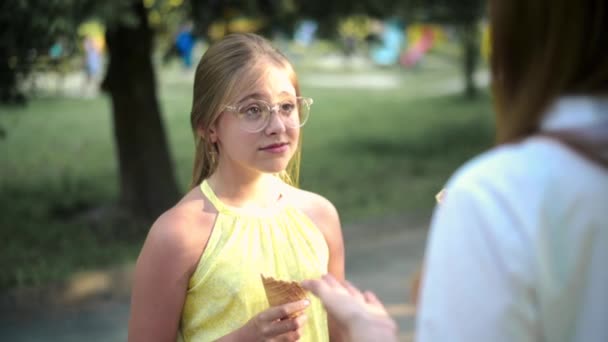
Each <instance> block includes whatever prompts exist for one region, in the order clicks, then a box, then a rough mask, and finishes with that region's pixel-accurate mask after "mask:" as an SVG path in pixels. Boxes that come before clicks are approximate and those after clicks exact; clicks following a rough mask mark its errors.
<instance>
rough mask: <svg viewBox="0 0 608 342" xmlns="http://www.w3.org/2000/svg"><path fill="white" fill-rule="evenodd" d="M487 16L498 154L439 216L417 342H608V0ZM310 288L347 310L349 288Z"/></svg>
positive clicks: (452, 193) (514, 4)
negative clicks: (341, 299)
mask: <svg viewBox="0 0 608 342" xmlns="http://www.w3.org/2000/svg"><path fill="white" fill-rule="evenodd" d="M489 10H490V26H491V29H490V30H491V35H492V43H491V44H492V56H491V68H492V82H493V93H494V98H495V99H494V101H495V108H496V113H497V116H496V118H497V121H496V124H497V141H498V146H497V147H495V148H494V149H492V150H491V151H489V152H486V153H484V154H482V155H481V156H479V157H477V158H475V159H473V160H472V161H470V162H468V163H467V164H466V165H465V166H463V167H462V168H461V169H460V170H458V171H457V172H456V173H455V174H454V176H453V177H452V178H451V179H450V181H449V182H448V184H447V195H446V197H445V199H444V200H443V201H442V204H441V206H438V207H437V208H436V210H435V213H434V215H433V220H432V226H431V232H430V236H429V240H428V245H427V250H426V255H425V261H424V264H425V271H424V276H423V280H422V291H421V299H420V303H419V310H418V316H417V324H416V340H417V341H419V342H426V341H585V342H596V341H597V342H605V341H608V324H606V318H607V317H608V267H606V265H605V261H606V260H608V223H607V222H608V44H607V43H606V42H608V3H607V2H606V1H605V0H579V1H573V0H535V1H528V0H490V1H489ZM305 285H306V286H307V287H309V288H311V289H312V290H313V291H314V292H316V293H319V294H320V295H321V297H322V299H324V302H325V303H326V305H327V306H328V310H329V311H330V312H335V313H336V314H338V313H339V312H338V311H339V310H340V305H338V304H336V301H337V300H336V299H337V298H338V295H337V293H338V292H339V290H333V289H336V288H337V289H339V288H340V286H334V287H330V286H327V281H326V280H325V281H324V280H314V281H309V282H306V283H305ZM343 297H344V296H343ZM353 312H356V314H353ZM366 312H367V311H366V310H364V306H363V305H360V306H359V311H357V310H354V309H352V308H351V316H357V315H358V316H361V317H368V319H367V321H369V322H372V321H374V320H372V319H371V318H375V319H376V321H378V320H379V319H378V315H376V316H373V315H370V314H369V313H366ZM380 316H381V317H383V319H384V320H387V319H389V318H388V316H387V315H384V316H382V315H380ZM337 317H342V316H339V315H337ZM370 317H371V318H370ZM346 321H353V322H354V320H346ZM360 321H361V320H360ZM370 324H371V323H370ZM375 325H376V326H379V325H378V324H375ZM349 327H350V326H349ZM360 330H361V329H360ZM366 331H372V329H367V330H366ZM353 340H356V341H374V337H373V336H371V335H367V336H366V335H363V334H359V335H358V337H357V338H355V339H353Z"/></svg>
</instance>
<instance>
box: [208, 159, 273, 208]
mask: <svg viewBox="0 0 608 342" xmlns="http://www.w3.org/2000/svg"><path fill="white" fill-rule="evenodd" d="M207 182H208V183H209V186H210V187H211V189H213V192H214V193H215V195H216V196H217V197H218V198H219V199H220V200H221V201H222V202H224V203H225V204H227V205H230V206H234V207H242V208H245V207H251V208H269V207H272V206H275V205H276V204H277V201H278V200H279V199H280V198H281V197H282V185H283V183H282V182H281V180H280V179H279V178H278V177H275V176H273V175H271V174H265V173H255V174H249V175H247V176H245V175H243V174H238V175H236V174H233V173H227V172H222V170H221V169H220V168H218V169H217V170H216V171H215V172H214V173H213V174H212V175H211V176H210V177H209V178H208V179H207Z"/></svg>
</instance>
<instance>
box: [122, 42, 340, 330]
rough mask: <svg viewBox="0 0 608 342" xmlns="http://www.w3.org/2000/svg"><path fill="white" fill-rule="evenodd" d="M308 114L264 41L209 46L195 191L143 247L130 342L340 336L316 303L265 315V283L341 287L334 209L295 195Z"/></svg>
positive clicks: (197, 128)
mask: <svg viewBox="0 0 608 342" xmlns="http://www.w3.org/2000/svg"><path fill="white" fill-rule="evenodd" d="M311 104H312V100H311V99H309V98H305V97H302V96H301V94H300V88H299V86H298V82H297V78H296V74H295V72H294V69H293V67H292V66H291V65H290V64H289V62H288V61H287V59H286V58H285V57H284V56H283V55H282V54H281V53H280V52H279V51H278V50H276V49H274V48H273V47H272V46H271V45H270V43H269V42H268V41H266V40H265V39H263V38H261V37H259V36H257V35H254V34H234V35H229V36H226V37H225V38H224V39H222V40H221V41H219V42H217V43H215V44H213V45H211V46H210V47H209V49H208V50H207V51H206V53H205V54H204V56H203V57H202V59H201V61H200V63H199V65H198V67H197V70H196V76H195V81H194V96H193V106H192V115H191V124H192V130H193V132H194V135H195V141H196V151H195V165H194V173H193V180H192V190H191V191H190V192H188V193H187V194H186V195H185V197H184V198H183V199H182V200H181V201H180V202H179V203H177V204H176V205H175V206H174V207H173V208H171V209H170V210H168V211H167V212H166V213H164V214H163V215H162V216H161V217H160V218H159V219H158V220H157V221H156V222H155V223H154V225H153V226H152V228H151V230H150V232H149V234H148V237H147V238H146V241H145V243H144V246H143V248H142V251H141V254H140V256H139V258H138V261H137V265H136V269H135V279H134V285H133V293H132V307H131V318H130V322H129V341H175V340H176V339H177V340H179V341H197V342H198V341H296V340H302V341H327V340H329V335H330V332H331V334H332V337H336V336H337V334H338V330H336V329H335V327H334V326H332V327H331V329H328V319H327V316H326V312H325V310H324V309H323V307H322V305H321V303H320V301H318V300H317V299H316V298H310V300H300V301H297V302H292V303H287V304H284V305H279V306H275V307H270V308H268V306H269V305H268V302H267V299H266V295H265V290H264V287H263V284H262V281H261V278H260V275H261V274H263V275H264V276H270V277H273V278H277V279H281V280H289V281H300V280H303V279H306V278H311V277H318V276H320V275H322V274H325V273H331V274H333V275H335V276H336V277H337V278H339V279H343V277H344V247H343V242H342V234H341V228H340V222H339V218H338V214H337V212H336V210H335V208H334V206H333V205H332V204H331V203H330V202H329V201H328V200H326V199H324V198H323V197H321V196H319V195H316V194H313V193H310V192H306V191H303V190H300V189H297V188H296V187H295V186H294V184H296V182H297V177H298V174H297V173H298V169H299V158H300V142H301V135H300V127H301V126H302V125H304V123H305V122H306V120H307V118H308V114H309V107H310V105H311ZM298 314H299V315H298Z"/></svg>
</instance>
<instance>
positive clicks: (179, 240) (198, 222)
mask: <svg viewBox="0 0 608 342" xmlns="http://www.w3.org/2000/svg"><path fill="white" fill-rule="evenodd" d="M216 216H217V211H216V210H215V208H214V207H213V205H211V203H210V202H209V201H208V200H207V199H206V198H205V197H204V196H203V195H202V194H201V193H200V191H198V188H195V189H193V190H191V191H190V192H188V193H187V194H186V195H185V196H184V197H183V198H182V199H181V200H180V201H179V202H178V203H177V204H176V205H175V206H174V207H172V208H170V209H169V210H167V211H166V212H165V213H163V214H162V215H161V216H160V217H159V218H158V219H157V220H156V221H155V222H154V224H153V225H152V227H151V228H150V231H149V233H148V236H147V238H146V242H145V243H144V246H145V247H148V249H150V250H152V251H156V252H158V253H161V254H163V255H165V256H167V257H174V258H177V260H183V261H185V262H186V263H188V264H189V263H191V262H194V263H195V262H196V261H198V258H199V257H200V255H201V253H202V250H203V248H204V246H205V245H206V243H207V240H208V239H209V236H210V235H211V231H212V229H213V225H214V222H215V217H216Z"/></svg>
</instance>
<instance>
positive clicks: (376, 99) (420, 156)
mask: <svg viewBox="0 0 608 342" xmlns="http://www.w3.org/2000/svg"><path fill="white" fill-rule="evenodd" d="M359 73H361V74H357V73H354V72H348V71H344V70H337V71H328V70H320V69H315V68H310V67H307V68H303V69H302V70H300V78H301V83H302V88H303V93H304V94H305V95H306V96H310V97H312V98H314V101H315V103H314V105H313V107H312V108H313V109H312V114H311V118H310V121H309V123H308V124H307V125H306V127H305V128H304V131H303V135H304V143H303V164H302V172H301V186H302V187H303V188H306V189H308V190H311V191H315V192H318V193H320V194H322V195H324V196H326V197H327V198H328V199H330V200H331V201H332V202H333V203H334V204H335V205H336V207H337V208H338V211H339V212H340V215H341V218H342V221H343V223H344V224H345V225H346V226H348V223H349V222H355V221H357V220H360V219H364V218H365V219H369V218H374V217H379V216H382V215H394V214H398V213H414V212H419V213H423V214H428V212H429V211H430V209H431V208H432V207H433V204H434V198H433V196H434V194H435V193H436V192H437V191H438V190H440V189H441V187H442V185H443V184H444V183H445V181H446V180H447V179H448V177H449V175H450V174H451V173H452V172H453V171H454V170H455V169H456V168H457V167H458V166H459V165H460V164H462V163H463V162H464V161H466V160H467V159H470V158H471V157H472V156H473V155H475V154H477V153H479V152H480V151H483V150H484V149H486V148H488V147H489V146H490V145H491V143H492V125H493V115H492V110H491V106H490V99H489V96H488V94H487V93H486V92H485V91H484V92H482V93H481V96H480V98H479V99H478V100H475V101H466V100H464V99H462V98H461V97H460V96H459V95H458V81H459V78H458V70H457V69H456V67H455V66H453V65H452V66H450V65H444V64H442V63H436V64H433V66H432V67H428V68H421V69H419V70H414V71H404V70H400V69H397V68H390V69H384V70H373V69H369V70H362V71H359ZM190 79H191V78H190V77H189V76H188V75H184V74H181V73H179V72H175V71H171V72H165V73H163V74H162V75H161V82H160V83H161V87H160V94H161V103H162V106H163V114H164V119H165V124H166V128H167V133H168V136H169V141H170V145H171V153H172V157H173V160H174V164H175V171H176V174H177V177H178V181H179V184H180V186H181V188H182V189H184V190H185V188H186V186H187V184H188V183H189V181H190V175H191V164H192V157H193V156H192V154H193V147H192V137H191V133H190V128H189V117H188V116H189V114H188V113H189V111H190V105H191V96H192V95H191V84H190ZM325 79H327V80H330V79H331V80H334V81H332V82H329V81H328V82H326V83H327V84H324V83H323V80H325ZM319 80H322V81H321V82H319ZM368 80H369V84H367V83H366V82H367V81H368ZM455 82H456V84H455ZM341 84H342V86H340V85H341ZM0 127H3V128H4V129H5V130H6V136H5V137H4V139H2V140H0V227H1V230H0V241H2V242H1V247H0V267H1V268H2V269H3V272H2V273H1V275H0V290H3V289H7V288H13V287H20V286H29V285H37V284H41V283H45V282H49V281H54V280H59V279H62V278H64V277H65V276H67V275H69V274H71V273H72V272H74V271H76V270H81V269H87V268H91V267H100V266H105V265H110V264H114V263H121V262H124V261H127V260H132V259H133V258H135V256H136V255H137V252H138V250H139V248H140V246H141V242H142V239H141V238H139V239H130V238H124V239H121V238H120V236H121V235H120V234H115V232H116V231H120V230H122V229H124V230H128V229H129V227H128V224H127V225H126V226H124V227H122V226H120V227H115V226H114V227H108V226H107V224H105V223H104V221H103V220H100V223H99V224H96V225H91V224H90V222H89V221H87V222H89V223H87V224H85V223H83V222H84V221H82V220H78V215H79V214H80V213H82V212H84V211H87V212H90V211H91V210H93V209H94V208H98V207H103V206H107V205H108V204H111V203H113V202H114V201H115V199H116V196H117V193H118V188H117V186H118V179H117V164H116V159H115V154H114V145H113V136H112V122H111V115H110V104H109V100H108V99H106V98H105V97H103V96H98V97H94V98H89V99H74V98H58V97H40V98H37V99H35V100H33V101H31V102H30V103H29V105H28V106H26V107H25V108H2V107H0ZM104 229H109V230H111V231H112V232H114V233H113V234H103V230H104ZM345 234H348V232H347V231H346V232H345Z"/></svg>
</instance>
